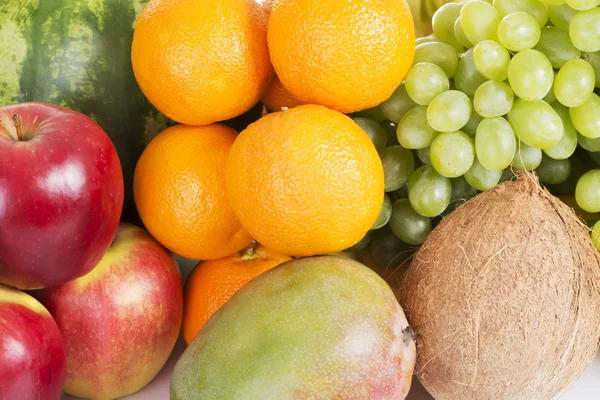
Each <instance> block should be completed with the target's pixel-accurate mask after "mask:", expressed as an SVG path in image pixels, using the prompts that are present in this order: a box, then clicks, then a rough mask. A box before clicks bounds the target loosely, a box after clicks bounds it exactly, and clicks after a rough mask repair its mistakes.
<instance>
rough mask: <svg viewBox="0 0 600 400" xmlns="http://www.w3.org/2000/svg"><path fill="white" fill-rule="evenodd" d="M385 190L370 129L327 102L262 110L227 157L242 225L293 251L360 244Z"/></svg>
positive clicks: (313, 251)
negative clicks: (364, 127)
mask: <svg viewBox="0 0 600 400" xmlns="http://www.w3.org/2000/svg"><path fill="white" fill-rule="evenodd" d="M276 4H280V3H276ZM276 9H277V8H276ZM383 194H384V176H383V168H382V165H381V161H380V159H379V155H378V154H377V151H376V149H375V146H374V145H373V143H372V142H371V140H370V138H369V136H367V135H366V134H365V132H364V131H363V130H362V129H361V128H360V127H359V126H358V125H357V124H356V123H355V122H354V121H352V120H351V119H350V118H348V117H347V116H345V115H343V114H341V113H339V112H337V111H333V110H329V109H327V108H325V107H323V106H318V105H302V106H298V107H295V108H292V109H290V110H287V111H284V112H276V113H272V114H269V115H267V116H265V117H263V118H262V119H261V120H259V121H258V122H256V123H254V124H252V125H250V126H249V127H248V128H247V129H246V130H245V131H243V132H242V133H241V134H240V135H239V136H238V138H237V139H236V141H235V143H234V144H233V146H232V147H231V150H230V152H229V157H228V159H227V195H228V197H229V201H230V203H231V206H232V208H233V210H234V211H235V214H236V215H237V217H238V218H239V220H240V222H241V224H242V226H243V227H244V228H245V229H246V230H247V231H248V232H249V233H250V235H252V237H254V238H255V239H256V240H257V241H258V242H259V243H261V244H263V245H264V246H265V247H267V248H270V249H272V250H275V251H278V252H281V253H283V254H288V255H291V256H308V255H315V254H327V253H335V252H338V251H341V250H344V249H346V248H348V247H350V246H352V245H354V244H356V243H357V242H358V241H360V240H361V239H362V238H363V237H364V235H365V234H366V233H367V231H368V230H369V229H370V228H371V226H372V225H373V223H374V222H375V220H376V219H377V216H378V215H379V211H380V209H381V204H382V201H383Z"/></svg>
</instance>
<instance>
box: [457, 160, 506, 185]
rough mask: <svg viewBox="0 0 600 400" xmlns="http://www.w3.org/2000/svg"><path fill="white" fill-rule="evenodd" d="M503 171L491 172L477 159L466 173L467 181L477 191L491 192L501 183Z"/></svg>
mask: <svg viewBox="0 0 600 400" xmlns="http://www.w3.org/2000/svg"><path fill="white" fill-rule="evenodd" d="M501 176H502V171H490V170H488V169H485V167H484V166H483V165H481V163H480V162H479V160H477V159H475V161H474V162H473V165H472V166H471V168H470V169H469V170H468V171H467V172H466V173H465V179H466V180H467V182H468V183H469V185H471V186H473V187H474V188H475V189H477V190H481V191H484V190H490V189H491V188H493V187H494V186H496V185H497V184H498V182H500V177H501Z"/></svg>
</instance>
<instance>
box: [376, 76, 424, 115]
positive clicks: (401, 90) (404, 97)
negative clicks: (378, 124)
mask: <svg viewBox="0 0 600 400" xmlns="http://www.w3.org/2000/svg"><path fill="white" fill-rule="evenodd" d="M416 105H417V103H415V102H414V101H412V99H411V98H410V96H409V95H408V93H406V84H405V83H404V82H402V84H401V85H400V86H398V88H397V89H396V90H395V91H394V93H393V94H392V96H391V97H390V98H389V99H387V100H386V101H384V102H383V103H381V111H382V112H383V115H385V117H386V118H387V119H388V120H390V121H392V122H394V123H398V121H400V118H402V117H403V116H404V114H406V112H407V111H408V110H410V109H412V108H413V107H414V106H416Z"/></svg>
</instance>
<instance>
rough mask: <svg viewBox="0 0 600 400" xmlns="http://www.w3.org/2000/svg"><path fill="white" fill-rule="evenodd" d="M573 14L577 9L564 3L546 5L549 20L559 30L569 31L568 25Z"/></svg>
mask: <svg viewBox="0 0 600 400" xmlns="http://www.w3.org/2000/svg"><path fill="white" fill-rule="evenodd" d="M575 14H577V10H573V9H572V8H571V7H569V6H568V5H566V4H561V5H558V6H550V7H548V17H549V18H550V22H552V25H554V26H555V27H557V28H558V29H560V30H561V31H565V32H569V25H571V20H572V19H573V17H574V16H575Z"/></svg>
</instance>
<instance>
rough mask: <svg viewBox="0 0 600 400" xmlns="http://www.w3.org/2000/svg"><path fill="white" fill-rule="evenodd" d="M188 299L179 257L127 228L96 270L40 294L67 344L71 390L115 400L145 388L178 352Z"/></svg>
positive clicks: (79, 394) (68, 388)
mask: <svg viewBox="0 0 600 400" xmlns="http://www.w3.org/2000/svg"><path fill="white" fill-rule="evenodd" d="M182 297H183V296H182V289H181V276H180V274H179V269H178V268H177V264H176V263H175V259H174V258H173V256H172V255H171V254H170V253H169V252H168V251H166V250H165V249H164V248H163V247H162V246H160V245H159V244H158V243H157V242H156V241H155V240H154V239H152V238H151V237H150V235H148V233H146V232H145V231H144V230H142V229H140V228H138V227H135V226H133V225H129V224H125V223H124V224H121V226H120V227H119V231H118V233H117V236H116V237H115V240H114V242H113V243H112V245H111V247H110V248H109V249H108V251H107V252H106V255H105V256H104V258H103V259H102V261H100V263H99V264H98V266H97V267H96V268H94V270H93V271H92V272H90V273H89V274H87V275H86V276H84V277H82V278H79V279H77V280H74V281H71V282H68V283H65V284H63V285H59V286H55V287H52V288H49V289H44V290H43V291H42V292H41V293H40V294H39V298H40V299H41V301H42V303H43V304H44V305H45V306H46V307H47V308H48V311H50V313H51V314H52V316H53V317H54V319H55V320H56V323H57V324H58V327H59V328H60V331H61V333H62V336H63V338H64V343H65V350H66V356H67V376H66V382H65V388H64V389H65V391H66V392H67V393H68V394H71V395H73V396H77V397H86V398H94V399H116V398H118V397H122V396H125V395H128V394H130V393H133V392H136V391H138V390H140V389H141V388H142V387H144V386H146V385H147V384H148V382H150V381H151V380H152V379H153V378H154V377H155V376H156V374H158V372H159V371H160V369H161V368H162V366H163V365H164V363H165V362H166V361H167V358H169V355H170V354H171V351H172V350H173V347H174V345H175V341H176V340H177V336H178V335H179V328H180V326H181V313H182V308H183V305H182V303H183V299H182Z"/></svg>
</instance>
